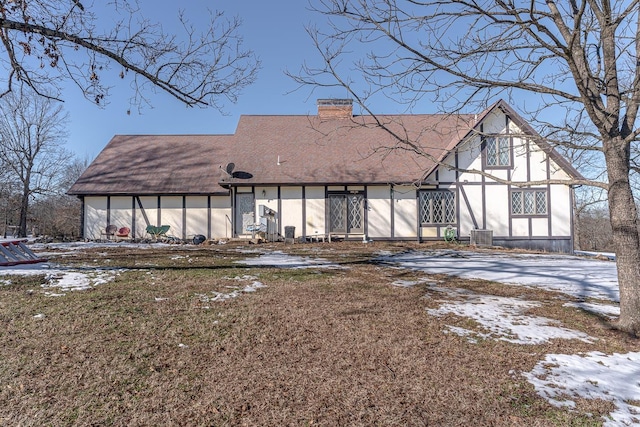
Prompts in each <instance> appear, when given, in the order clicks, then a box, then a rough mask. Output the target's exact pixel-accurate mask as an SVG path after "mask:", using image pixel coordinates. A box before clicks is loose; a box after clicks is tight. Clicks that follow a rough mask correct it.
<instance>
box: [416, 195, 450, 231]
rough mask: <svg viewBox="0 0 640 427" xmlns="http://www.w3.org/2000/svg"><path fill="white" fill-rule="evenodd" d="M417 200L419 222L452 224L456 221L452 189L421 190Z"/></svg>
mask: <svg viewBox="0 0 640 427" xmlns="http://www.w3.org/2000/svg"><path fill="white" fill-rule="evenodd" d="M419 200H420V223H421V224H454V223H455V222H456V198H455V194H454V193H453V191H449V190H426V191H421V192H420V193H419Z"/></svg>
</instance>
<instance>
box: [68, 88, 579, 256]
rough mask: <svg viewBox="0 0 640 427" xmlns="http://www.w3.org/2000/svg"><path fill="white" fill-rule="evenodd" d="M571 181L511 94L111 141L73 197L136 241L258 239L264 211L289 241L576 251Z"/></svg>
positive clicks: (95, 233) (341, 110) (87, 224)
mask: <svg viewBox="0 0 640 427" xmlns="http://www.w3.org/2000/svg"><path fill="white" fill-rule="evenodd" d="M576 178H580V174H579V173H578V172H577V171H576V170H575V169H574V168H573V167H572V166H571V165H570V164H569V163H568V162H567V161H566V160H565V159H564V158H562V157H561V156H560V155H559V154H558V153H557V152H556V151H555V150H554V149H553V148H552V147H551V146H550V145H549V144H548V143H546V142H545V141H544V139H542V138H541V137H540V135H538V134H537V133H536V132H535V131H534V130H533V129H532V128H531V127H530V126H529V125H528V124H527V123H526V122H525V121H524V120H523V119H522V118H521V117H520V116H519V115H518V114H517V113H516V112H515V111H514V110H513V109H512V108H511V107H510V106H509V105H507V104H506V103H505V102H504V101H499V102H497V103H496V104H494V105H492V106H491V107H489V108H487V109H486V110H485V111H482V112H478V114H469V115H459V114H456V115H441V114H436V115H430V114H425V115H420V114H416V115H413V114H412V115H383V116H376V117H372V116H367V115H353V114H352V104H351V101H350V100H344V99H338V100H335V99H330V100H319V101H318V113H317V115H291V116H288V115H287V116H282V115H280V116H269V115H264V116H257V115H252V116H242V117H241V118H240V120H239V123H238V127H237V130H236V132H235V133H234V134H233V135H118V136H115V137H114V138H113V139H112V140H111V141H110V142H109V143H108V144H107V146H106V147H105V148H104V150H103V151H102V152H101V153H100V154H99V155H98V156H97V158H96V159H95V160H94V161H93V162H92V163H91V165H90V166H89V167H88V168H87V170H86V171H85V172H84V173H83V175H82V176H81V177H80V178H79V179H78V181H77V182H76V183H75V184H74V185H73V186H72V187H71V189H70V190H69V192H68V193H69V194H73V195H76V196H78V197H79V198H80V199H81V200H82V203H83V218H82V230H83V235H84V237H85V238H86V239H97V238H99V237H100V235H101V233H103V232H104V229H105V227H106V226H107V225H109V224H113V225H116V226H117V227H125V226H126V227H129V228H130V229H131V233H132V235H133V236H134V237H135V238H143V237H145V235H146V231H145V230H146V227H147V225H149V224H151V225H156V226H159V225H169V226H170V227H171V228H170V229H171V233H170V234H172V235H174V236H176V237H178V238H182V239H190V238H192V237H193V236H194V235H198V234H201V235H204V236H206V237H208V238H232V237H240V238H242V237H250V236H251V234H252V230H253V229H252V226H253V225H254V224H255V223H259V222H260V218H259V216H260V213H262V212H264V207H267V208H269V209H270V210H272V211H273V213H274V215H273V219H274V220H275V224H276V231H277V233H278V234H280V235H283V236H284V235H285V232H284V230H285V229H288V230H293V228H291V227H294V230H295V235H296V237H298V238H301V237H302V238H305V237H309V238H310V237H318V236H332V237H333V238H344V239H362V238H363V237H366V238H367V239H373V240H413V241H427V240H434V239H442V238H443V236H444V234H445V230H446V229H447V227H448V228H449V229H450V230H451V229H453V230H454V232H455V233H456V235H457V236H458V238H459V239H460V240H463V241H465V240H467V241H468V240H469V239H471V240H472V241H473V240H475V239H485V238H486V237H487V236H490V238H492V241H493V244H495V245H501V246H506V247H522V248H529V249H542V250H549V251H560V252H570V251H571V250H572V248H573V226H572V218H573V213H572V200H573V189H572V187H571V186H570V185H569V183H570V181H571V180H572V179H576ZM550 180H552V181H553V182H554V183H553V184H552V183H549V182H548V181H550ZM531 182H535V183H536V185H525V186H522V184H523V183H531ZM261 206H262V207H263V208H261ZM287 227H289V228H287Z"/></svg>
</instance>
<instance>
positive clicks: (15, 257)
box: [0, 240, 48, 267]
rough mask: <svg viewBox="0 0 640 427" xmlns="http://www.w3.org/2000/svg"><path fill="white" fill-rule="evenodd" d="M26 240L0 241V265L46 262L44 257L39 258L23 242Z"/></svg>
mask: <svg viewBox="0 0 640 427" xmlns="http://www.w3.org/2000/svg"><path fill="white" fill-rule="evenodd" d="M24 242H26V240H9V241H5V242H0V267H6V266H10V265H18V264H37V263H39V262H47V261H48V260H47V259H46V258H40V257H39V256H38V255H36V254H34V253H33V252H32V251H31V249H29V248H28V247H27V245H25V244H24Z"/></svg>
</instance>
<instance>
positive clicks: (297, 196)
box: [280, 187, 303, 236]
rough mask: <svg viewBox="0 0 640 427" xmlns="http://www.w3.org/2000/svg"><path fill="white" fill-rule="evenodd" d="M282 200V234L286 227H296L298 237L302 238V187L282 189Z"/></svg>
mask: <svg viewBox="0 0 640 427" xmlns="http://www.w3.org/2000/svg"><path fill="white" fill-rule="evenodd" d="M280 198H281V199H282V200H281V201H280V205H281V210H282V212H280V222H281V230H282V233H283V234H284V228H285V227H295V228H296V230H295V234H296V236H302V220H303V218H302V203H303V201H302V187H282V188H281V189H280Z"/></svg>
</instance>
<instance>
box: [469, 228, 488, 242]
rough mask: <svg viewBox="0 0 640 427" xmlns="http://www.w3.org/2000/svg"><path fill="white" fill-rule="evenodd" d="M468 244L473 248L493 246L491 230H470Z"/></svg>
mask: <svg viewBox="0 0 640 427" xmlns="http://www.w3.org/2000/svg"><path fill="white" fill-rule="evenodd" d="M469 244H471V245H474V246H493V230H471V236H470V238H469Z"/></svg>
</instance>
